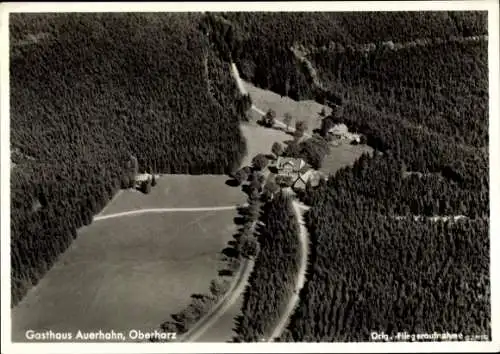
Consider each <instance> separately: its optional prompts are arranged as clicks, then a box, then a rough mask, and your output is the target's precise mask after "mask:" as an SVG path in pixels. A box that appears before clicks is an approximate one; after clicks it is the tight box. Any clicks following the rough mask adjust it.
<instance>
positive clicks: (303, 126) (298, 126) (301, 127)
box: [295, 120, 308, 136]
mask: <svg viewBox="0 0 500 354" xmlns="http://www.w3.org/2000/svg"><path fill="white" fill-rule="evenodd" d="M307 128H308V126H307V122H306V121H303V120H299V121H297V122H296V123H295V131H296V132H297V131H298V132H300V133H301V136H302V135H304V132H305V131H306V130H307Z"/></svg>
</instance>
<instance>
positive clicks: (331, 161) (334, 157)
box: [320, 143, 373, 175]
mask: <svg viewBox="0 0 500 354" xmlns="http://www.w3.org/2000/svg"><path fill="white" fill-rule="evenodd" d="M365 152H367V153H370V154H372V153H373V148H371V147H370V146H368V145H351V144H349V143H342V144H340V145H339V146H331V147H330V153H329V154H328V155H326V156H325V159H324V160H323V165H322V166H321V168H320V171H321V172H323V173H324V174H326V175H329V174H335V173H336V172H337V171H338V170H340V169H341V168H342V167H346V166H352V165H353V164H354V162H355V161H356V160H357V159H358V158H359V157H360V156H361V155H362V154H363V153H365Z"/></svg>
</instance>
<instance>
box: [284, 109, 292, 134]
mask: <svg viewBox="0 0 500 354" xmlns="http://www.w3.org/2000/svg"><path fill="white" fill-rule="evenodd" d="M283 123H285V125H286V130H288V129H289V127H290V124H292V115H291V114H290V113H288V112H287V113H285V116H284V119H283Z"/></svg>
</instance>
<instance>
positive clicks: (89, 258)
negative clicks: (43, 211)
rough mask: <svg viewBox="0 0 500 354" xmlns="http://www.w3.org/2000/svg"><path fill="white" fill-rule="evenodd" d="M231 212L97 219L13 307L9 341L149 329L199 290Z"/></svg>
mask: <svg viewBox="0 0 500 354" xmlns="http://www.w3.org/2000/svg"><path fill="white" fill-rule="evenodd" d="M234 216H236V211H235V210H233V211H231V210H229V211H213V212H180V213H165V214H150V215H136V216H128V217H124V218H119V219H110V220H101V221H96V222H94V223H93V224H92V225H90V226H89V227H85V228H82V229H81V230H80V232H79V237H78V238H77V239H76V240H75V241H74V243H73V244H72V245H71V247H70V249H69V250H68V251H67V252H65V253H64V254H63V255H62V257H61V259H60V260H59V262H58V263H57V264H56V265H55V266H54V267H53V268H52V269H51V270H50V271H49V272H48V273H47V274H46V275H45V277H44V278H43V279H42V280H41V282H40V283H39V284H38V285H37V286H36V287H35V288H33V289H32V291H30V292H29V293H28V295H27V296H26V298H25V299H24V300H23V301H22V302H21V303H20V304H19V305H18V306H17V307H16V308H14V309H13V310H12V334H13V336H12V338H13V341H23V340H24V333H25V331H26V330H27V329H34V330H49V329H50V330H53V331H62V332H68V331H77V330H79V329H80V330H82V331H95V330H99V329H102V330H103V331H104V330H111V329H113V330H115V331H128V330H129V329H140V330H151V329H155V328H158V326H159V325H160V324H161V323H162V322H163V321H165V320H169V319H170V315H171V314H173V313H176V312H178V311H180V310H183V309H184V308H186V306H187V305H188V303H189V301H190V298H189V297H190V295H191V294H195V293H199V294H201V293H206V292H207V290H208V288H209V284H210V281H211V280H212V279H214V278H215V277H216V275H217V272H218V270H220V269H221V267H222V266H223V264H222V263H221V260H220V257H221V255H220V252H221V250H222V249H223V248H224V247H226V245H227V242H228V241H229V240H231V239H232V235H233V234H234V233H235V232H236V226H235V225H234V223H233V217H234Z"/></svg>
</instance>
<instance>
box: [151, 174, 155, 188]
mask: <svg viewBox="0 0 500 354" xmlns="http://www.w3.org/2000/svg"><path fill="white" fill-rule="evenodd" d="M154 186H156V176H155V175H154V174H153V179H152V180H151V187H154Z"/></svg>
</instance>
